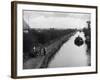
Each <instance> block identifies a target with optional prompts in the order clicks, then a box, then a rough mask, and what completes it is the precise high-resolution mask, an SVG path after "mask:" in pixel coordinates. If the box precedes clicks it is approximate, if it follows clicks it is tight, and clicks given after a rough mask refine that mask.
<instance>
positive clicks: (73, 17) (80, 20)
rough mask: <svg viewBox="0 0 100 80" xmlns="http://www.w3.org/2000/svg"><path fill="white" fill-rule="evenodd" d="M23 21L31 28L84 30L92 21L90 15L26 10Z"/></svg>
mask: <svg viewBox="0 0 100 80" xmlns="http://www.w3.org/2000/svg"><path fill="white" fill-rule="evenodd" d="M23 19H24V21H25V22H26V23H27V24H28V25H29V26H30V27H31V28H57V29H68V28H78V29H81V28H84V27H87V23H86V22H87V21H90V20H91V14H89V13H77V12H76V13H75V12H74V13H73V12H54V11H53V12H52V11H48V12H47V11H34V10H33V11H32V10H24V11H23Z"/></svg>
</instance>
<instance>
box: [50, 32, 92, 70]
mask: <svg viewBox="0 0 100 80" xmlns="http://www.w3.org/2000/svg"><path fill="white" fill-rule="evenodd" d="M78 36H80V37H81V38H82V39H83V41H85V37H84V33H83V32H77V33H76V34H75V35H74V36H72V37H71V38H70V39H69V41H67V42H66V43H64V44H63V46H62V47H61V49H60V50H59V51H58V52H57V53H56V55H55V56H54V58H53V59H52V60H51V61H50V63H49V65H48V67H49V68H55V67H80V66H88V64H89V62H88V61H90V60H89V59H88V58H89V57H88V55H87V52H86V50H87V45H86V44H85V43H84V44H83V45H81V46H77V45H75V44H74V40H75V39H76V37H78Z"/></svg>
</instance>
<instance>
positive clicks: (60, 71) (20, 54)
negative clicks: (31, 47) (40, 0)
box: [17, 4, 96, 76]
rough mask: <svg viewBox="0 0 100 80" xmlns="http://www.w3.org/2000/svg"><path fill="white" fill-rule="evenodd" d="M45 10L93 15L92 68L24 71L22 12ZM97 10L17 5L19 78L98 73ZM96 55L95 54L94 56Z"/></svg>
mask: <svg viewBox="0 0 100 80" xmlns="http://www.w3.org/2000/svg"><path fill="white" fill-rule="evenodd" d="M23 9H26V10H45V11H62V12H82V13H91V42H92V44H91V66H90V67H73V68H68V67H67V68H53V69H31V70H30V69H28V70H23V50H22V49H23V42H22V41H23V22H22V10H23ZM95 38H96V9H95V8H83V7H69V6H68V7H67V6H66V7H61V6H50V5H49V6H48V5H34V4H32V5H30V4H29V5H28V4H17V76H37V75H52V74H64V73H65V74H69V73H84V72H95V71H96V39H95ZM94 53H95V54H94Z"/></svg>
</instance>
